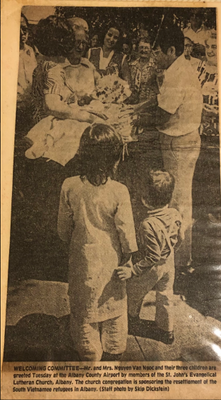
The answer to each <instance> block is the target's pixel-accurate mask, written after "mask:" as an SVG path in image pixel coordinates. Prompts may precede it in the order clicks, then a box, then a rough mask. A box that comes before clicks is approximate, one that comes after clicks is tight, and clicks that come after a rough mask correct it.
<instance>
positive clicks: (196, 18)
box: [183, 11, 208, 58]
mask: <svg viewBox="0 0 221 400" xmlns="http://www.w3.org/2000/svg"><path fill="white" fill-rule="evenodd" d="M202 21H203V20H202V16H201V15H200V14H198V13H197V12H196V11H195V12H193V13H192V15H191V17H190V25H189V26H187V27H186V28H185V29H184V31H183V33H184V36H185V37H188V38H189V39H190V40H191V41H192V42H193V44H194V47H193V54H194V55H195V56H197V57H199V58H202V56H205V40H206V39H207V38H208V31H207V29H206V28H205V26H204V24H203V22H202Z"/></svg>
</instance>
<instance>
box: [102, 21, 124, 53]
mask: <svg viewBox="0 0 221 400" xmlns="http://www.w3.org/2000/svg"><path fill="white" fill-rule="evenodd" d="M111 28H113V29H117V30H118V32H119V39H118V41H117V43H116V46H115V50H117V51H120V49H121V45H122V30H121V27H120V26H119V25H117V24H115V23H109V24H108V25H105V27H104V28H103V31H102V32H101V45H102V46H103V44H104V38H105V36H106V34H107V32H108V31H109V29H111Z"/></svg>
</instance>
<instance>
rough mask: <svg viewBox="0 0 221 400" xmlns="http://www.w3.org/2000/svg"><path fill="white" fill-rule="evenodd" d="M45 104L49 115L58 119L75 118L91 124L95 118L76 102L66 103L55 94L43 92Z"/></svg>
mask: <svg viewBox="0 0 221 400" xmlns="http://www.w3.org/2000/svg"><path fill="white" fill-rule="evenodd" d="M44 100H45V106H46V109H47V110H48V111H49V113H50V114H51V115H53V116H54V117H56V118H60V119H66V118H69V119H76V120H77V121H80V122H88V123H89V124H92V123H93V122H94V120H95V117H94V115H92V114H90V113H89V112H87V111H84V110H81V108H80V107H79V106H78V105H76V104H71V105H69V104H67V103H65V102H64V101H63V100H61V97H60V96H59V95H57V94H54V93H52V94H45V98H44Z"/></svg>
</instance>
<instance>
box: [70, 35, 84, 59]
mask: <svg viewBox="0 0 221 400" xmlns="http://www.w3.org/2000/svg"><path fill="white" fill-rule="evenodd" d="M86 47H87V35H86V33H85V31H83V30H78V31H77V32H75V41H74V47H73V49H72V51H71V53H70V56H71V59H72V60H74V61H79V62H80V59H81V57H82V56H83V54H84V53H85V50H86Z"/></svg>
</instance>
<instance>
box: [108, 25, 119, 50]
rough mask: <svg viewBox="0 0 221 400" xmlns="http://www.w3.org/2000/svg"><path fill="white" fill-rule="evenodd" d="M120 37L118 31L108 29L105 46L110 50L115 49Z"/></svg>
mask: <svg viewBox="0 0 221 400" xmlns="http://www.w3.org/2000/svg"><path fill="white" fill-rule="evenodd" d="M119 36H120V32H119V31H118V29H115V28H110V29H108V31H107V33H106V35H105V38H104V46H105V47H106V48H108V49H113V48H114V47H115V45H116V44H117V41H118V39H119Z"/></svg>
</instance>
